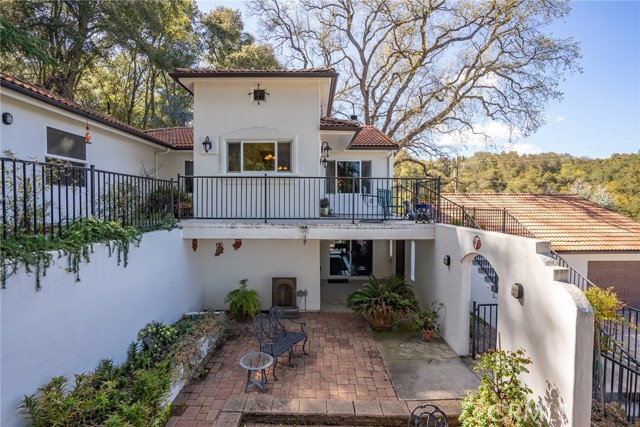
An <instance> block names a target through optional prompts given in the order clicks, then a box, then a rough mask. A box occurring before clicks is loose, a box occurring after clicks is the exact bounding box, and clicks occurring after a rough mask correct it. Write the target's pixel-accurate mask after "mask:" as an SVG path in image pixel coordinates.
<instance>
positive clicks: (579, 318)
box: [416, 225, 593, 426]
mask: <svg viewBox="0 0 640 427" xmlns="http://www.w3.org/2000/svg"><path fill="white" fill-rule="evenodd" d="M476 235H477V236H479V237H480V238H481V241H482V246H481V248H480V250H477V251H476V250H475V249H474V248H473V238H474V236H476ZM549 248H550V245H549V244H548V243H544V242H540V241H536V240H532V239H525V238H520V237H515V236H509V235H504V234H499V233H491V232H483V231H480V230H473V229H466V228H462V227H453V226H447V225H436V240H435V243H434V244H433V247H431V245H430V244H428V243H427V244H425V243H418V245H417V252H418V254H417V257H418V259H420V260H421V261H420V262H419V263H418V267H419V266H420V265H421V263H422V260H427V261H426V262H425V264H426V265H428V260H429V259H431V260H432V263H433V264H432V266H433V268H432V269H431V272H429V270H428V268H424V267H419V269H418V272H417V273H419V274H418V275H417V278H418V280H417V283H416V286H417V287H418V289H419V292H418V293H419V295H421V296H422V297H423V298H426V301H434V300H437V301H442V302H443V303H444V304H445V306H446V310H445V316H444V327H443V337H444V339H445V340H446V341H447V342H448V343H449V345H450V346H451V347H452V348H453V349H454V350H455V351H456V352H458V354H461V355H464V354H467V353H468V346H469V343H468V337H469V311H468V303H469V297H470V282H471V279H470V274H469V264H470V263H471V260H472V259H473V258H474V257H475V255H477V254H481V255H483V256H484V257H485V258H487V259H488V260H489V262H490V263H491V264H492V265H493V267H494V268H495V269H496V271H497V273H498V275H499V276H500V282H501V286H500V290H499V293H498V304H499V318H498V335H499V345H500V346H501V348H502V349H505V350H515V349H517V348H524V349H525V350H526V351H527V355H528V356H529V357H531V359H532V362H533V364H532V365H531V366H530V367H529V370H530V374H528V375H526V376H524V380H525V382H526V383H527V385H528V386H530V387H531V388H532V389H533V390H534V396H535V399H536V401H539V402H541V403H542V406H543V407H544V408H546V409H547V410H548V412H549V413H552V414H555V415H554V418H553V419H552V424H553V425H556V426H565V425H566V426H570V425H572V426H582V425H589V422H590V421H589V420H590V407H591V349H592V338H593V335H592V334H593V313H592V311H591V308H590V306H589V304H588V302H587V300H586V298H585V296H584V294H582V293H581V292H580V291H579V290H578V289H577V288H576V287H574V286H573V285H568V284H566V283H563V282H559V281H557V280H555V279H558V278H564V279H566V270H564V269H559V268H557V267H554V266H553V265H552V259H551V258H549V257H547V256H545V253H548V250H549ZM445 255H449V256H450V257H451V265H450V266H448V267H447V266H445V265H444V263H443V262H442V259H443V257H444V256H445ZM514 283H522V284H523V285H524V298H523V299H522V300H521V301H518V300H516V299H514V298H513V297H512V296H511V295H510V290H511V285H512V284H514Z"/></svg>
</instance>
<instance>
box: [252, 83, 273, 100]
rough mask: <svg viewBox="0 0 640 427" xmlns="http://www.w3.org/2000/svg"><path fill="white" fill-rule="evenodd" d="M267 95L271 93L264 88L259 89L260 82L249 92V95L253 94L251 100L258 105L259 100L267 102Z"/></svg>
mask: <svg viewBox="0 0 640 427" xmlns="http://www.w3.org/2000/svg"><path fill="white" fill-rule="evenodd" d="M267 95H271V94H270V93H269V92H267V90H266V89H264V88H263V89H260V83H258V88H257V89H254V90H252V91H251V92H249V96H253V100H254V101H257V102H258V105H260V102H267Z"/></svg>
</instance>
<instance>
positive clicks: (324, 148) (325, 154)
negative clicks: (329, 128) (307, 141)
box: [320, 141, 331, 168]
mask: <svg viewBox="0 0 640 427" xmlns="http://www.w3.org/2000/svg"><path fill="white" fill-rule="evenodd" d="M320 154H322V155H321V156H320V164H321V165H322V166H323V167H324V168H326V167H327V163H329V161H328V160H327V159H328V158H329V156H331V146H330V145H329V143H328V142H327V141H323V142H322V145H321V146H320Z"/></svg>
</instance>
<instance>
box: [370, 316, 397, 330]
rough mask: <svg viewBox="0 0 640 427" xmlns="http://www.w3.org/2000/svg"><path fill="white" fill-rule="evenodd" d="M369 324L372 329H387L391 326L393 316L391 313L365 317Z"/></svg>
mask: <svg viewBox="0 0 640 427" xmlns="http://www.w3.org/2000/svg"><path fill="white" fill-rule="evenodd" d="M367 321H368V322H369V325H370V326H371V327H372V328H373V329H378V330H383V331H384V330H387V329H390V328H391V327H392V326H393V321H394V316H393V314H391V313H386V314H380V315H377V316H370V317H367Z"/></svg>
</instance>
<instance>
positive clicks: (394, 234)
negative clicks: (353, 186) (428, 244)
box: [179, 219, 435, 240]
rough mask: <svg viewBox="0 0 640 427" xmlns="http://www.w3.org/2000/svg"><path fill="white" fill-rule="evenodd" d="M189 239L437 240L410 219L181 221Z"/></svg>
mask: <svg viewBox="0 0 640 427" xmlns="http://www.w3.org/2000/svg"><path fill="white" fill-rule="evenodd" d="M179 225H180V227H181V228H182V237H183V238H185V239H231V238H234V239H242V238H244V239H276V240H305V239H306V240H341V239H370V240H433V239H434V238H435V233H434V230H435V224H432V223H416V222H415V221H410V220H388V221H375V222H374V221H367V220H359V221H358V220H356V221H355V222H353V223H352V221H351V220H342V219H330V220H327V219H291V220H286V219H282V220H275V219H274V220H269V222H267V223H265V222H264V220H257V219H247V220H243V219H188V220H182V221H180V224H179Z"/></svg>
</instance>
